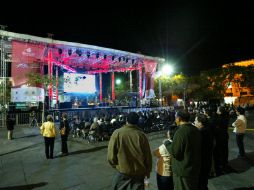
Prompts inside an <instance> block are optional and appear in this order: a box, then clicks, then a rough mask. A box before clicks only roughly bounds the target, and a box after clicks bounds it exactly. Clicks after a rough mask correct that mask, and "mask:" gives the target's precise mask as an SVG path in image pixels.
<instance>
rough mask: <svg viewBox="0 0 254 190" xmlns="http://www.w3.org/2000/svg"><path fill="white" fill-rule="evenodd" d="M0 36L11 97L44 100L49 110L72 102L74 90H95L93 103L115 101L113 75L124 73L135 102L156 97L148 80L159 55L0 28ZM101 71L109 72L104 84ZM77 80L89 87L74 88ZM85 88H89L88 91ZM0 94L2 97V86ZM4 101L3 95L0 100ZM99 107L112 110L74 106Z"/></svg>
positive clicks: (82, 91) (155, 66) (154, 70)
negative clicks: (134, 94) (8, 76)
mask: <svg viewBox="0 0 254 190" xmlns="http://www.w3.org/2000/svg"><path fill="white" fill-rule="evenodd" d="M0 36H1V37H2V38H1V42H2V49H3V50H4V51H1V56H4V57H9V58H8V59H3V60H2V61H1V68H3V69H4V73H5V75H6V73H7V69H8V68H7V62H10V63H11V64H10V65H11V83H12V89H11V101H12V102H15V103H20V102H43V105H44V106H45V103H46V104H47V106H48V109H49V110H51V109H52V108H55V107H58V106H56V105H57V104H59V103H60V102H72V104H73V103H74V100H73V97H74V98H75V97H76V94H73V95H72V94H71V93H73V92H74V93H75V92H77V93H81V94H82V93H90V94H95V97H96V98H97V99H96V100H95V101H94V103H103V102H104V100H105V99H109V100H110V102H113V103H114V102H115V101H116V99H117V97H116V94H115V91H116V89H115V88H116V87H115V83H116V78H115V74H117V73H127V74H128V79H127V80H126V81H128V83H129V84H128V83H126V85H125V86H124V87H125V88H124V91H125V92H128V93H134V92H135V93H136V101H137V103H136V106H140V105H141V101H142V99H144V98H153V97H155V94H154V90H153V88H154V86H153V78H154V76H155V72H156V70H157V68H158V66H157V65H160V64H163V63H164V62H165V59H163V58H158V57H151V56H146V55H142V54H138V53H131V52H126V51H121V50H115V49H110V48H103V47H98V46H93V45H87V44H80V43H76V42H66V41H59V40H54V39H52V38H41V37H37V36H31V35H26V34H18V33H13V32H8V31H3V30H0ZM105 75H108V78H109V82H108V84H106V82H105V81H106V80H105ZM133 75H135V77H134V76H133ZM3 77H4V79H5V81H3V82H4V84H7V82H6V80H7V79H6V77H7V76H3ZM68 77H69V78H68ZM134 79H135V83H134V82H133V81H134ZM61 80H62V81H64V82H61ZM81 81H88V83H87V84H89V85H90V86H88V85H80V86H76V87H75V90H74V86H75V85H76V84H78V83H79V82H81ZM94 81H96V82H94ZM63 83H64V84H63ZM64 85H65V86H64ZM68 85H69V86H68ZM62 86H64V89H63V88H62ZM104 86H107V87H108V89H107V92H106V93H105V92H103V91H104ZM65 87H66V88H65ZM67 87H68V88H69V89H67ZM81 87H83V88H84V87H85V89H81ZM88 87H93V88H89V89H88ZM134 89H135V91H134ZM68 93H69V94H68ZM4 94H5V96H6V88H5V89H4ZM68 96H69V97H68ZM45 97H47V99H45ZM5 101H6V97H4V101H3V102H5ZM131 105H133V104H131ZM72 107H73V106H72ZM84 107H85V106H84ZM99 109H116V108H112V107H105V108H102V107H95V108H94V107H93V108H78V109H76V110H99ZM117 109H119V107H118V108H117ZM120 109H124V107H120ZM128 109H129V108H128ZM68 110H69V108H68Z"/></svg>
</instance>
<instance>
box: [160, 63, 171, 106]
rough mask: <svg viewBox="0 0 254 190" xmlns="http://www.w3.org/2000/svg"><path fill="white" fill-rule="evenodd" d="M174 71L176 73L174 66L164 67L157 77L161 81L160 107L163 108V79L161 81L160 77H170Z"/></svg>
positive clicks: (166, 65)
mask: <svg viewBox="0 0 254 190" xmlns="http://www.w3.org/2000/svg"><path fill="white" fill-rule="evenodd" d="M173 71H174V69H173V67H172V65H169V64H165V65H163V66H162V70H159V71H158V72H157V76H158V79H159V97H160V100H159V103H160V106H162V90H161V79H160V77H161V76H170V75H171V74H172V73H173Z"/></svg>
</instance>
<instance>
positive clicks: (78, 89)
mask: <svg viewBox="0 0 254 190" xmlns="http://www.w3.org/2000/svg"><path fill="white" fill-rule="evenodd" d="M64 92H66V93H84V94H92V93H95V92H96V87H95V75H86V74H76V73H64Z"/></svg>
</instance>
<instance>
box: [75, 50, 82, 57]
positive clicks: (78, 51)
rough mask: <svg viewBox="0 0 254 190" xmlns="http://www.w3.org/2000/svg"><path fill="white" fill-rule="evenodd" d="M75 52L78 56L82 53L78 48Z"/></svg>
mask: <svg viewBox="0 0 254 190" xmlns="http://www.w3.org/2000/svg"><path fill="white" fill-rule="evenodd" d="M76 54H77V55H78V56H79V57H80V56H81V55H82V51H81V50H80V49H76Z"/></svg>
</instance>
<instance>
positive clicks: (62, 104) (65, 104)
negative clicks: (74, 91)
mask: <svg viewBox="0 0 254 190" xmlns="http://www.w3.org/2000/svg"><path fill="white" fill-rule="evenodd" d="M59 108H60V109H64V108H72V103H71V102H61V103H60V104H59Z"/></svg>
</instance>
